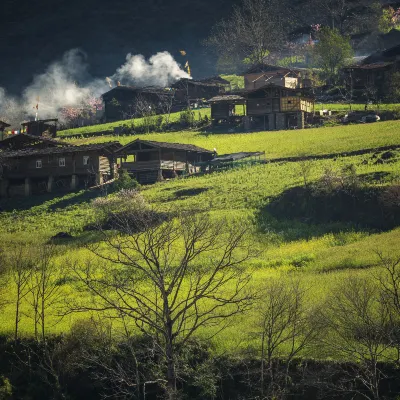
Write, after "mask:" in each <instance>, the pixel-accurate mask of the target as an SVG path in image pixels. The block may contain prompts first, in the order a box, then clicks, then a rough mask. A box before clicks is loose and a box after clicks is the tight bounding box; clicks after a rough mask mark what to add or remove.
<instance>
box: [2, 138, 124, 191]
mask: <svg viewBox="0 0 400 400" xmlns="http://www.w3.org/2000/svg"><path fill="white" fill-rule="evenodd" d="M120 147H121V145H120V144H119V143H118V142H109V143H99V144H89V145H82V146H73V145H70V144H69V143H65V142H61V141H57V140H54V139H48V138H42V137H37V136H31V135H26V134H19V135H15V136H12V137H10V138H7V139H5V140H2V141H0V161H1V169H2V175H1V177H0V194H1V197H3V198H6V197H13V196H19V195H25V196H30V195H32V194H39V193H45V192H48V193H50V192H55V191H71V190H72V191H73V190H76V189H79V188H87V187H91V186H94V185H101V184H102V183H103V182H105V181H107V180H109V179H112V178H114V176H115V173H116V165H115V163H114V152H115V151H116V150H117V149H118V148H120Z"/></svg>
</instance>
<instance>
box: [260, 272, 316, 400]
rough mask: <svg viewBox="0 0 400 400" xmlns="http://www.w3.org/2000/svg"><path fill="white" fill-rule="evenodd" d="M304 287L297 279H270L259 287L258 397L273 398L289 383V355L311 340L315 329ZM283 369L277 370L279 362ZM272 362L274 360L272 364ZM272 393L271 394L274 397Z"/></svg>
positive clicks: (304, 347) (282, 391) (283, 390)
mask: <svg viewBox="0 0 400 400" xmlns="http://www.w3.org/2000/svg"><path fill="white" fill-rule="evenodd" d="M305 293H306V291H305V289H304V288H302V287H301V285H300V283H299V282H298V281H289V282H287V281H282V280H277V279H273V280H271V281H269V282H268V284H267V285H265V287H264V288H263V289H262V290H261V294H260V299H259V304H258V307H257V310H258V330H259V331H258V335H259V336H260V339H261V340H260V342H261V343H260V344H261V370H260V381H261V385H260V386H261V398H264V395H265V389H266V380H265V373H266V372H267V374H268V379H269V384H268V387H267V395H268V396H269V398H276V396H279V394H281V395H282V394H283V393H284V392H285V388H286V386H287V384H288V383H289V367H290V364H291V362H292V361H293V359H294V358H295V357H296V356H298V355H299V353H300V352H301V351H303V350H305V349H306V347H307V346H308V345H309V344H311V343H312V341H313V340H314V339H315V337H316V335H317V334H318V332H319V328H318V325H317V324H315V323H314V322H313V320H312V318H311V311H312V310H310V309H309V308H308V307H307V306H306V304H305ZM282 362H283V363H284V365H285V369H284V371H283V372H281V371H280V367H279V364H280V363H282ZM274 363H275V364H274ZM274 396H275V397H274Z"/></svg>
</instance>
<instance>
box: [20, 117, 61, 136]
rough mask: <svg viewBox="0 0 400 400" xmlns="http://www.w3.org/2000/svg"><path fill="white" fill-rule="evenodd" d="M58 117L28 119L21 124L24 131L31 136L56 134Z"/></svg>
mask: <svg viewBox="0 0 400 400" xmlns="http://www.w3.org/2000/svg"><path fill="white" fill-rule="evenodd" d="M57 123H58V119H57V118H53V119H42V120H37V121H28V122H23V123H22V124H21V126H22V128H23V129H24V130H25V132H26V133H28V134H29V135H33V136H43V135H47V136H51V137H56V136H57Z"/></svg>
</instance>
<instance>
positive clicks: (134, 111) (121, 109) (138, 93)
mask: <svg viewBox="0 0 400 400" xmlns="http://www.w3.org/2000/svg"><path fill="white" fill-rule="evenodd" d="M172 95H173V94H172V92H171V91H169V90H167V89H162V88H155V87H144V88H139V87H131V86H117V87H115V88H113V89H111V90H110V91H108V92H106V93H104V94H102V96H101V97H102V99H103V101H104V118H105V119H106V121H118V120H121V119H127V118H133V117H140V116H142V115H143V112H144V108H145V109H146V111H147V110H151V111H152V112H153V113H154V114H159V113H162V112H164V109H163V103H164V102H166V101H169V100H170V99H171V97H172Z"/></svg>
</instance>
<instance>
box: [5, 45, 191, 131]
mask: <svg viewBox="0 0 400 400" xmlns="http://www.w3.org/2000/svg"><path fill="white" fill-rule="evenodd" d="M180 78H190V77H189V75H188V74H187V73H186V72H185V71H184V70H183V69H181V67H180V66H179V64H178V63H177V62H176V61H175V60H174V58H173V57H172V55H171V54H170V53H168V52H160V53H157V54H155V55H153V56H152V57H150V58H149V60H146V59H145V58H144V56H142V55H132V54H128V55H127V57H126V62H125V64H123V65H122V66H121V67H119V68H118V69H117V71H116V72H115V73H114V74H113V75H111V78H104V79H98V78H93V77H91V76H90V74H89V72H88V64H87V57H86V54H85V53H83V52H82V51H80V50H78V49H73V50H70V51H68V52H66V53H65V54H64V56H63V57H62V59H61V60H59V61H56V62H54V63H52V64H51V65H50V66H49V67H48V68H47V69H46V70H45V71H44V72H43V73H42V74H39V75H37V76H35V77H34V78H33V81H32V83H31V84H30V85H29V86H28V87H27V88H25V89H24V90H23V92H22V94H21V96H20V97H18V98H16V97H12V96H8V95H7V93H6V92H5V90H4V89H3V88H1V87H0V119H1V120H4V121H7V122H9V123H11V124H12V125H13V126H14V127H15V128H18V126H19V124H20V123H21V121H23V120H29V119H31V118H33V117H34V116H35V114H36V112H38V115H39V118H41V119H44V118H57V117H58V118H61V117H62V116H61V114H60V110H62V109H63V108H65V107H80V106H81V105H82V104H83V103H84V102H85V101H87V100H88V99H89V98H91V97H100V95H101V94H103V93H104V92H106V91H108V90H110V87H113V86H116V85H117V83H118V82H120V83H121V84H122V85H132V86H138V87H142V86H159V87H167V86H169V85H171V84H172V83H174V82H175V81H177V80H178V79H180ZM37 105H38V110H37V109H36V106H37Z"/></svg>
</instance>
